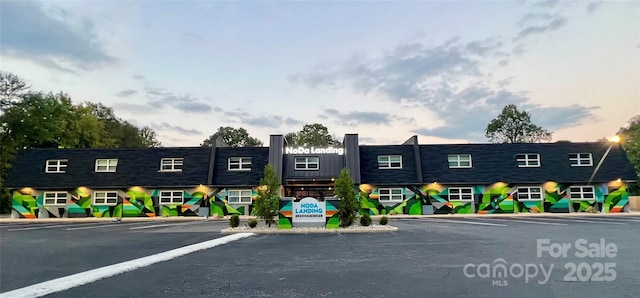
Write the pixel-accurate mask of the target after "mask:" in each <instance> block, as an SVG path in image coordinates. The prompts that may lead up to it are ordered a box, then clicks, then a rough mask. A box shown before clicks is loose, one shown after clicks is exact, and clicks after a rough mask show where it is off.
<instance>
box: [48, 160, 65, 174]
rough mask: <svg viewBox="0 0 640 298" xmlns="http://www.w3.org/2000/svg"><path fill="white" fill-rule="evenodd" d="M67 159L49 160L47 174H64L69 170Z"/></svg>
mask: <svg viewBox="0 0 640 298" xmlns="http://www.w3.org/2000/svg"><path fill="white" fill-rule="evenodd" d="M67 162H68V160H66V159H50V160H47V164H46V167H45V172H46V173H64V172H65V171H66V169H67Z"/></svg>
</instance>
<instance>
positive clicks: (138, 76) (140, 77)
mask: <svg viewBox="0 0 640 298" xmlns="http://www.w3.org/2000/svg"><path fill="white" fill-rule="evenodd" d="M131 78H133V79H134V80H142V81H144V80H146V78H145V77H144V76H143V75H135V76H132V77H131Z"/></svg>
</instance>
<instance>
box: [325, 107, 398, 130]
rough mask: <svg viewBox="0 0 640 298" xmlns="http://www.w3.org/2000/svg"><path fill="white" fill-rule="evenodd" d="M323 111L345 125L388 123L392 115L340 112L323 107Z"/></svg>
mask: <svg viewBox="0 0 640 298" xmlns="http://www.w3.org/2000/svg"><path fill="white" fill-rule="evenodd" d="M324 113H325V114H326V115H328V116H329V117H333V118H335V119H337V120H338V122H339V123H340V124H342V125H345V126H357V125H368V124H373V125H379V124H389V123H390V122H391V119H392V117H393V116H392V115H388V114H385V113H379V112H358V111H355V112H348V113H342V112H340V111H338V110H336V109H325V110H324Z"/></svg>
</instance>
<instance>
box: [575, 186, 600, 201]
mask: <svg viewBox="0 0 640 298" xmlns="http://www.w3.org/2000/svg"><path fill="white" fill-rule="evenodd" d="M595 197H596V194H595V191H594V189H593V186H591V185H586V186H571V187H569V199H572V200H593V199H595Z"/></svg>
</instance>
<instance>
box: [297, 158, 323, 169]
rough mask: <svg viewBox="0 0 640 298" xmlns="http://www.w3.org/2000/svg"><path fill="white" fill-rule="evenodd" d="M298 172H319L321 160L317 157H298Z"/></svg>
mask: <svg viewBox="0 0 640 298" xmlns="http://www.w3.org/2000/svg"><path fill="white" fill-rule="evenodd" d="M295 163H296V166H295V169H296V170H318V169H319V168H320V158H318V157H317V156H310V157H296V160H295Z"/></svg>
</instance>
